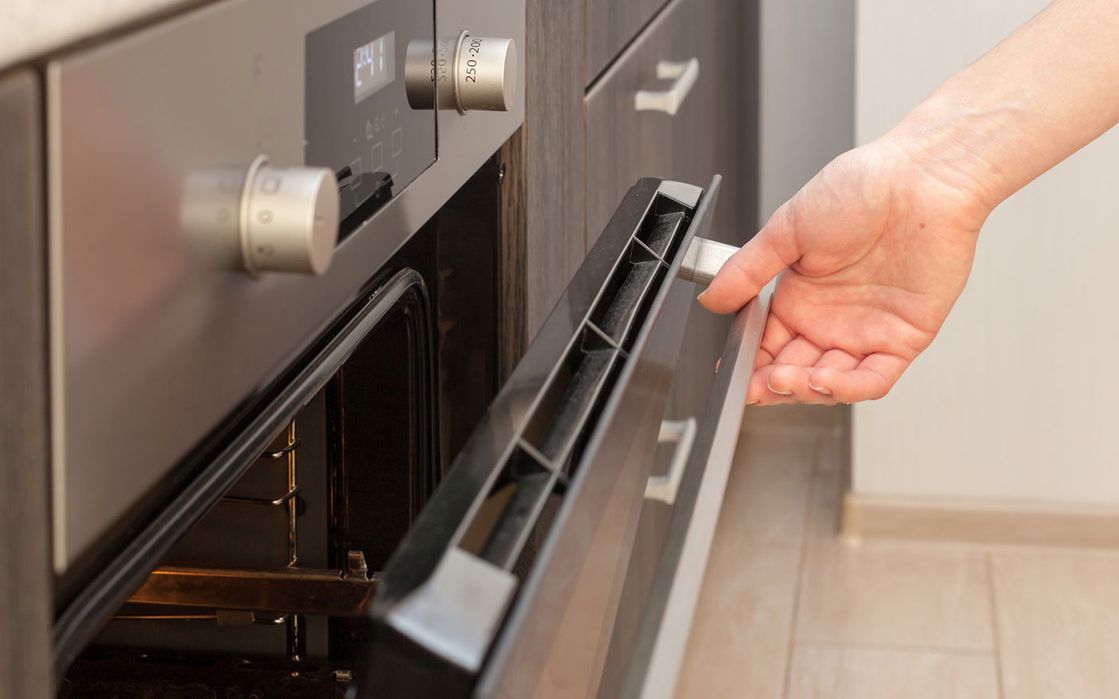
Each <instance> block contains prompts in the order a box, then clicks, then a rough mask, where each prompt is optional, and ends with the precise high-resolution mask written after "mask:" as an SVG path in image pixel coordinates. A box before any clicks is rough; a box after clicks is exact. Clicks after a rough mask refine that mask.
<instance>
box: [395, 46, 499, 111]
mask: <svg viewBox="0 0 1119 699" xmlns="http://www.w3.org/2000/svg"><path fill="white" fill-rule="evenodd" d="M404 85H405V91H406V93H407V95H408V104H409V105H411V107H412V109H432V108H434V107H435V103H436V94H435V93H436V88H438V93H439V94H438V98H439V99H438V102H439V108H440V109H457V110H458V111H459V112H460V113H463V114H465V113H466V112H468V111H476V110H481V111H490V112H507V111H509V110H510V109H512V108H513V101H514V100H515V99H516V97H517V45H516V43H515V42H514V41H513V40H512V39H494V38H489V37H479V36H471V35H470V33H469V32H463V33H462V34H460V35H459V36H458V38H457V39H455V38H447V39H440V40H439V41H438V42H436V43H435V44H434V45H433V44H432V43H431V42H430V41H426V40H415V41H412V42H409V44H408V51H407V56H406V58H405V63H404Z"/></svg>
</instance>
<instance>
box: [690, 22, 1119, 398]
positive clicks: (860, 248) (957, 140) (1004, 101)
mask: <svg viewBox="0 0 1119 699" xmlns="http://www.w3.org/2000/svg"><path fill="white" fill-rule="evenodd" d="M946 40H950V38H946ZM1117 121H1119V0H1056V1H1055V2H1053V3H1052V4H1051V5H1050V6H1049V7H1048V8H1046V9H1045V10H1044V11H1043V12H1041V13H1040V14H1038V15H1037V16H1036V17H1034V18H1033V19H1032V20H1031V21H1030V22H1028V23H1027V24H1026V25H1024V26H1023V27H1021V28H1020V29H1019V30H1018V31H1016V32H1015V33H1014V34H1013V35H1011V36H1010V37H1009V38H1007V39H1006V40H1005V41H1003V42H1002V43H1001V44H1000V45H999V46H998V47H996V48H995V49H994V50H992V51H991V52H989V53H988V54H987V55H985V56H984V57H983V58H982V59H980V60H979V61H977V62H976V63H975V64H973V65H972V66H970V67H969V68H967V69H966V70H964V71H963V72H961V73H960V74H959V75H957V76H955V77H953V78H952V79H950V80H948V81H947V82H945V83H944V84H943V85H942V86H941V87H939V88H938V89H937V90H936V91H935V92H934V93H933V94H932V95H930V96H929V97H928V98H927V99H926V100H925V101H924V102H922V103H921V104H920V105H919V106H918V107H917V108H916V109H914V110H913V111H912V112H911V113H910V114H909V115H908V116H906V118H905V119H903V120H902V121H901V123H899V124H898V125H897V126H896V127H895V128H893V129H892V130H891V131H890V132H889V133H887V134H886V135H884V136H883V137H882V138H880V139H878V140H877V141H874V142H872V143H870V144H867V145H866V146H862V147H860V148H856V149H855V150H852V151H849V152H847V153H845V154H843V155H841V156H840V157H838V158H836V160H834V161H832V162H831V163H830V164H829V165H828V166H827V167H825V168H824V169H823V170H822V171H821V172H820V173H819V174H818V175H816V177H814V178H813V179H812V180H811V181H810V182H809V183H808V184H806V185H805V186H804V188H802V189H801V191H800V192H798V193H797V194H796V196H794V197H793V198H792V199H791V200H789V201H788V202H786V203H785V204H784V205H783V206H782V207H781V208H779V209H778V210H777V211H776V212H775V213H774V214H773V216H772V217H771V218H770V220H769V221H768V222H767V223H766V225H765V226H764V227H763V228H762V230H761V231H759V233H758V235H757V236H755V237H754V238H753V239H752V240H751V241H750V242H749V243H747V244H746V245H745V246H744V247H743V248H742V250H741V251H739V252H738V253H737V254H736V255H735V256H734V257H732V258H731V260H730V261H728V263H727V264H726V265H725V266H724V267H723V269H722V271H720V273H719V275H718V276H717V277H716V278H715V280H714V281H713V282H712V284H711V286H710V287H709V288H708V290H707V291H706V292H705V293H704V294H702V295H701V296H700V300H701V302H702V303H703V304H704V305H705V306H706V307H707V308H709V309H710V310H712V311H715V312H722V313H725V312H729V311H733V310H736V309H738V308H740V307H741V306H742V305H743V304H745V303H746V302H747V301H749V300H750V299H751V298H753V297H754V296H755V295H756V294H757V293H758V291H759V290H760V289H761V287H762V286H764V285H765V284H766V283H767V282H768V281H769V280H770V279H772V278H773V277H774V276H776V275H777V274H778V273H780V272H782V270H786V271H785V273H784V274H783V275H782V277H781V281H780V283H779V285H778V289H777V294H776V296H775V298H774V302H773V306H772V310H771V315H770V319H769V321H768V323H767V326H766V331H765V335H764V336H763V339H762V349H761V351H760V352H759V358H758V362H757V366H756V367H755V374H754V379H753V382H752V384H751V387H750V393H749V397H748V400H749V401H750V402H752V403H781V402H798V401H799V402H809V403H834V402H847V403H849V402H854V401H859V400H866V399H873V398H879V397H882V396H883V395H885V394H886V393H887V392H888V391H889V390H890V388H891V387H892V386H893V385H894V383H895V382H896V381H897V379H898V377H900V375H901V373H902V372H903V371H904V370H905V369H906V368H907V367H908V366H909V364H910V363H911V362H912V361H913V359H914V358H916V356H917V355H918V354H919V353H920V352H921V351H923V350H924V349H925V347H927V346H928V345H929V343H930V342H932V340H933V338H934V337H935V336H936V333H937V332H938V331H939V329H940V327H941V325H942V324H943V322H944V319H945V317H946V316H947V315H948V312H949V311H950V310H951V308H952V305H953V304H954V303H955V301H956V299H957V298H958V297H959V295H960V292H961V291H962V290H963V288H964V285H965V283H966V281H967V276H968V273H969V272H970V270H971V264H972V260H973V257H974V253H975V243H976V239H977V237H978V234H979V229H980V227H981V226H982V224H983V222H984V221H985V220H986V218H987V216H988V215H989V214H990V212H991V210H992V209H994V207H995V206H997V205H998V204H999V203H1000V202H1002V201H1003V200H1004V199H1006V198H1007V197H1009V196H1010V195H1011V194H1013V193H1014V192H1016V191H1017V190H1018V189H1020V188H1021V187H1023V186H1024V185H1025V184H1027V183H1028V182H1030V181H1031V180H1032V179H1034V178H1035V177H1037V176H1038V175H1040V174H1041V173H1042V172H1044V171H1045V170H1047V169H1049V168H1050V167H1052V166H1053V165H1055V164H1056V163H1058V162H1060V161H1061V160H1063V159H1064V158H1066V157H1068V156H1069V155H1070V154H1072V153H1073V152H1075V151H1076V150H1077V149H1079V148H1080V147H1082V146H1083V145H1085V144H1086V143H1088V142H1089V141H1091V140H1093V139H1094V138H1096V137H1097V136H1099V135H1100V134H1101V133H1103V132H1104V131H1106V130H1107V129H1108V128H1110V127H1111V126H1112V125H1114V124H1115V123H1116V122H1117Z"/></svg>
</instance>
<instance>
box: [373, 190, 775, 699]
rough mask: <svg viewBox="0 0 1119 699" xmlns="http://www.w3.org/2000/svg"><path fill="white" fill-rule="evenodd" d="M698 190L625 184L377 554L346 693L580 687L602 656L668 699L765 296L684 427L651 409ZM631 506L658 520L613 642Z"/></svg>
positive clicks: (669, 362) (706, 194)
mask: <svg viewBox="0 0 1119 699" xmlns="http://www.w3.org/2000/svg"><path fill="white" fill-rule="evenodd" d="M718 185H719V180H718V178H717V177H716V178H715V179H714V180H713V181H712V183H711V184H710V185H709V186H708V187H707V189H706V190H704V189H702V188H699V187H695V186H692V185H687V184H682V183H678V182H671V181H666V180H657V179H645V180H641V181H640V182H638V183H637V184H636V185H635V186H634V187H633V188H632V189H631V190H630V191H629V193H628V194H627V195H626V197H625V199H624V200H623V202H622V204H621V206H620V207H619V209H618V210H617V212H616V213H615V215H614V217H613V219H612V220H611V222H610V224H609V226H608V227H607V229H606V230H605V231H604V232H603V233H602V235H601V237H600V238H599V240H598V243H597V244H596V245H595V246H594V248H593V249H592V250H591V252H590V254H589V255H588V256H587V259H586V261H585V262H584V264H583V265H582V267H581V268H580V269H579V270H578V272H577V273H576V275H575V277H574V278H573V280H572V282H571V284H570V285H569V286H568V288H567V290H566V292H565V293H564V295H563V297H562V298H561V299H560V301H559V303H558V304H557V306H556V307H555V309H554V310H553V311H552V313H551V315H550V316H549V318H548V320H547V321H546V322H545V324H544V326H543V327H542V329H541V330H540V332H539V334H538V335H537V338H536V339H535V341H534V342H533V343H532V345H531V346H530V347H529V349H528V351H527V352H526V353H525V355H524V358H523V359H522V360H521V362H520V363H519V364H518V366H517V368H516V369H515V370H514V372H513V374H512V376H511V377H510V379H509V380H508V382H507V383H506V385H505V386H504V387H503V389H502V390H501V392H500V393H499V395H498V396H497V398H496V399H495V401H494V403H493V405H492V407H491V408H490V410H489V412H488V413H487V415H486V416H485V418H484V419H483V420H482V422H481V423H480V425H479V426H478V428H477V429H476V430H475V431H474V433H473V435H472V436H471V438H470V439H469V441H468V443H467V444H466V446H465V447H464V448H463V450H462V452H461V453H460V454H459V455H458V457H457V459H456V460H455V462H454V465H453V466H452V467H451V469H450V471H449V473H448V474H447V476H446V477H445V478H444V480H443V482H442V483H441V484H440V486H439V487H438V489H437V490H436V492H435V493H434V495H433V496H432V498H431V499H430V500H429V502H428V504H427V505H426V506H425V509H424V510H423V512H422V513H421V514H420V516H419V518H418V519H417V520H416V522H415V524H414V525H413V527H412V528H411V530H410V531H409V533H408V534H407V535H406V537H405V538H404V540H403V542H402V543H401V545H400V547H399V548H398V549H397V551H396V552H395V553H394V554H393V556H392V558H391V559H390V560H389V563H388V565H387V567H386V569H385V571H384V574H383V577H382V578H381V580H380V581H379V583H378V589H377V594H376V597H375V599H374V601H373V602H372V603H371V605H370V607H369V609H368V615H369V617H370V618H371V620H372V624H373V628H372V637H371V647H370V649H369V655H368V658H367V662H366V665H365V667H364V668H361V670H360V671H359V673H358V674H357V677H356V678H355V679H356V681H357V687H358V689H357V696H359V697H383V696H407V697H421V696H430V697H453V696H487V697H489V696H495V697H517V698H521V697H528V696H553V695H554V696H561V695H562V696H594V695H597V694H599V693H600V691H601V690H602V689H603V688H602V684H601V680H602V677H603V675H604V672H606V666H607V665H608V656H609V658H610V659H611V660H610V661H609V662H610V663H615V664H616V660H615V659H616V658H617V657H619V655H620V656H628V657H629V658H630V660H628V661H626V662H625V663H624V664H625V666H626V670H625V671H623V672H622V676H623V677H624V691H623V694H625V695H629V696H642V695H645V696H649V695H653V694H658V693H664V694H669V693H671V691H672V685H673V684H674V682H675V674H676V668H677V667H678V665H679V660H680V655H681V652H682V647H683V643H684V641H685V640H686V637H687V631H688V624H689V623H690V619H691V612H692V609H693V608H694V604H695V598H696V595H697V594H698V579H699V577H700V576H702V571H703V569H704V567H705V565H706V557H707V551H708V549H709V544H710V539H711V535H712V533H713V529H714V521H715V515H716V514H717V512H718V507H719V504H720V502H721V500H722V488H723V487H724V486H725V482H726V474H727V471H728V469H729V465H730V460H731V455H732V453H733V447H734V444H735V441H736V439H737V434H738V425H739V422H740V420H741V417H742V410H743V407H744V401H745V395H746V388H747V384H748V382H749V377H750V371H751V369H752V366H753V362H754V355H755V353H756V352H757V347H758V343H759V341H760V337H761V330H762V326H763V324H764V320H765V315H766V311H767V306H768V292H767V293H765V294H763V295H762V296H760V297H759V298H758V299H756V300H755V301H753V302H751V304H750V305H749V306H747V307H746V308H745V309H743V310H742V311H741V312H739V314H738V316H737V317H736V318H735V320H734V322H733V324H732V326H731V332H730V336H729V337H728V340H727V343H726V348H725V350H724V354H723V357H722V359H721V361H720V364H719V368H718V373H717V375H716V378H715V384H714V389H713V391H712V394H711V398H710V401H709V404H708V406H707V411H706V414H705V415H704V416H702V418H701V420H700V421H698V422H697V421H694V420H693V421H691V422H690V423H687V422H684V423H683V424H681V423H680V422H673V421H669V420H666V406H667V403H668V394H669V389H670V386H671V385H672V381H673V374H674V368H675V366H676V363H677V358H678V356H679V354H680V352H681V347H682V346H684V344H685V343H687V342H688V338H687V337H685V336H684V335H685V326H686V325H687V322H686V321H687V318H688V314H689V312H690V310H691V309H692V307H693V306H694V305H695V300H694V299H695V296H696V293H697V288H696V285H695V283H694V282H693V281H690V279H691V278H693V273H694V269H693V268H694V267H695V265H696V259H695V258H696V256H697V255H699V254H701V253H702V252H703V250H702V242H703V241H702V239H703V238H704V237H706V233H707V230H708V228H709V227H710V224H711V218H712V210H713V207H714V206H715V199H716V195H717V193H718ZM724 259H725V258H724ZM712 371H715V368H714V366H713V367H712ZM666 443H669V446H668V451H669V453H670V456H671V458H670V459H669V461H670V462H671V466H670V467H669V472H668V473H666V474H663V475H654V471H653V464H654V462H655V461H656V454H657V453H658V448H660V450H661V453H662V454H663V452H664V450H665V448H666V446H665V445H666ZM658 445H659V446H658ZM650 500H655V501H660V502H668V503H669V504H672V505H673V510H672V515H671V525H670V527H669V530H668V534H667V537H666V538H665V540H664V544H663V546H662V548H661V551H660V552H659V554H658V555H659V562H658V564H657V574H656V576H655V580H652V581H649V584H648V585H647V586H646V588H647V589H648V590H649V592H648V594H647V597H648V601H647V603H646V604H645V608H646V613H645V615H644V617H643V619H642V622H641V629H640V633H636V634H631V635H632V636H633V641H632V643H629V648H626V649H622V650H623V652H622V653H619V650H618V648H617V647H616V646H617V645H618V644H617V643H614V644H613V645H614V646H615V647H613V648H611V645H612V644H611V638H612V636H613V631H614V623H615V618H616V613H617V610H618V606H619V599H620V597H621V595H622V590H623V587H624V582H625V578H626V573H627V567H628V562H629V560H630V558H631V553H632V551H633V548H634V541H635V533H636V531H637V528H638V521H639V519H640V516H641V512H642V509H643V507H644V506H645V503H648V502H649V501H650ZM699 508H703V510H704V511H702V512H700V511H699ZM683 568H687V570H686V571H684V570H683ZM669 626H670V627H671V628H670V632H666V633H661V630H662V629H666V628H669ZM654 664H656V665H657V670H658V671H657V672H651V668H652V666H653V665H654ZM611 672H614V673H615V674H616V672H617V671H616V670H613V669H612V670H611ZM658 673H659V674H658Z"/></svg>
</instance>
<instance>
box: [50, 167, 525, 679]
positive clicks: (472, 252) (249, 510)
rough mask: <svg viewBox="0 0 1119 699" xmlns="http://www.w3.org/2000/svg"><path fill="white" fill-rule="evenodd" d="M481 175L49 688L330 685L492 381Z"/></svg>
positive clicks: (344, 668)
mask: <svg viewBox="0 0 1119 699" xmlns="http://www.w3.org/2000/svg"><path fill="white" fill-rule="evenodd" d="M499 181H500V178H499V176H498V164H497V163H496V161H490V162H489V163H487V164H486V165H485V166H484V167H483V168H482V169H481V170H479V171H478V173H476V174H475V175H474V177H472V178H471V179H470V180H469V181H468V182H467V183H466V184H465V185H464V186H463V188H462V189H461V190H460V191H459V192H458V193H457V194H456V195H455V196H454V197H453V198H452V199H451V200H450V201H449V202H448V203H447V204H446V205H445V206H444V207H443V208H442V209H441V210H440V211H439V212H438V213H437V214H436V216H435V217H433V218H432V219H431V220H430V221H429V222H428V223H427V224H425V225H424V226H423V227H422V229H421V230H420V231H419V232H417V233H416V234H415V235H414V236H413V237H412V238H411V239H410V240H409V242H408V243H407V244H406V245H405V246H404V247H403V248H402V249H401V250H400V251H399V252H398V253H397V254H396V255H395V256H394V257H393V258H392V260H390V261H389V262H388V263H387V264H386V265H385V266H383V267H382V268H381V269H380V270H379V271H378V273H377V276H376V277H374V279H373V280H371V283H370V289H376V288H378V287H379V286H384V285H390V284H391V285H395V286H397V287H399V288H401V289H403V291H402V293H400V294H399V296H398V297H397V300H396V301H395V303H394V304H393V305H392V307H391V308H390V309H388V311H387V312H385V313H384V315H383V316H381V318H380V320H379V321H378V322H377V323H376V325H375V326H374V327H373V328H372V329H371V330H370V331H369V332H368V334H367V335H366V336H365V337H364V338H363V339H362V341H361V343H360V344H359V345H358V346H357V349H356V350H355V351H354V352H353V353H352V354H351V355H350V356H349V357H348V358H347V360H346V361H345V363H344V364H343V365H342V366H341V367H340V368H339V369H338V370H337V372H336V373H335V374H334V375H333V376H332V377H331V378H330V379H329V380H328V381H327V383H326V384H325V386H323V387H322V388H321V389H320V390H319V391H318V392H317V393H315V394H314V395H313V396H312V397H310V398H309V399H308V400H307V401H306V403H305V404H304V405H303V407H302V408H301V409H300V410H299V411H298V413H297V414H295V415H294V416H293V417H291V419H290V420H289V421H288V422H287V424H286V426H285V427H284V428H283V429H282V430H281V431H280V432H279V434H277V435H276V437H275V439H274V440H273V442H272V443H271V445H270V446H269V447H268V448H267V449H266V450H265V451H264V453H262V454H260V455H259V457H258V458H256V459H255V461H253V462H252V463H251V464H250V465H248V467H247V468H246V469H245V471H244V473H243V475H242V477H241V478H240V479H239V480H238V481H237V483H236V485H234V486H233V488H231V489H230V490H228V491H227V492H226V493H225V494H224V495H223V496H222V497H221V498H220V499H219V500H218V501H216V502H214V503H213V504H212V505H211V507H210V509H209V511H208V512H207V513H206V514H205V515H204V516H203V517H202V519H201V520H200V521H199V522H198V523H197V524H196V525H195V526H194V527H193V528H191V529H190V530H189V531H187V532H185V533H183V534H182V535H181V537H180V538H179V539H178V540H177V541H176V542H175V543H174V545H173V546H172V547H171V548H170V551H169V553H167V554H166V555H165V556H164V557H163V558H162V560H160V561H159V562H158V565H156V566H155V567H154V569H153V570H152V571H151V573H150V574H149V575H148V577H147V579H146V580H145V581H144V582H143V583H142V584H141V585H140V587H139V588H137V589H135V590H134V591H132V592H131V594H130V596H129V598H128V601H127V602H126V603H125V604H124V605H122V606H121V607H119V608H117V609H115V610H106V614H105V615H104V625H103V626H102V627H101V629H100V631H99V633H98V634H97V636H96V639H95V640H94V641H93V642H92V643H91V644H90V645H89V646H88V647H86V649H85V650H84V651H83V652H82V653H81V655H80V656H79V657H78V659H77V660H76V661H75V662H74V663H73V664H71V666H70V667H69V668H68V669H67V670H66V672H65V674H64V676H63V677H62V678H61V679H60V682H59V696H61V697H104V696H120V697H196V696H197V697H251V696H260V697H265V696H267V697H272V696H280V697H284V696H292V697H308V696H323V697H334V696H338V697H341V696H344V694H345V691H346V688H347V687H348V685H349V683H350V680H351V679H352V676H353V668H354V665H355V663H356V662H357V661H358V659H359V658H360V653H361V648H362V647H364V646H366V645H367V644H368V639H367V634H368V633H369V630H368V626H367V623H366V622H363V620H362V619H363V613H364V612H365V608H366V605H367V604H368V602H369V601H370V600H371V599H372V596H373V594H374V592H375V589H376V585H377V581H378V576H379V573H380V571H381V570H383V567H384V565H385V563H386V561H387V560H388V558H389V556H390V554H391V553H392V552H393V550H394V549H395V548H396V546H397V544H398V542H399V541H400V540H401V539H402V537H403V536H404V534H405V532H406V531H407V530H408V528H409V526H410V525H411V523H412V521H413V519H414V518H415V517H416V515H417V514H418V513H419V511H420V509H421V508H422V507H423V505H424V503H425V501H426V500H427V498H428V496H429V495H430V494H431V492H432V491H433V489H434V488H435V486H436V485H437V483H438V482H439V480H440V478H441V476H442V475H443V474H444V473H445V471H446V469H447V468H448V465H449V464H450V462H451V460H452V457H453V456H454V454H455V453H456V452H457V451H458V450H459V449H460V448H461V446H462V444H463V442H464V441H465V439H466V437H467V436H469V434H470V432H471V430H472V429H473V427H474V426H475V424H476V423H477V421H478V420H479V419H480V418H481V417H482V415H483V413H484V412H485V409H486V408H487V407H488V405H489V402H490V401H491V400H492V397H493V395H494V393H495V391H496V389H497V386H498V382H499V376H498V371H499V369H498V356H497V352H498V350H497V347H498V329H499V327H501V319H500V314H501V313H502V312H503V311H502V304H501V303H500V299H499V296H498V294H499V290H500V288H501V285H500V283H499V272H500V270H499V245H500V241H499V236H500V232H499V228H498V221H499V216H498V211H499V206H498V204H499V203H498V196H499V189H498V186H499ZM337 254H339V255H343V254H345V248H344V247H343V248H342V249H340V250H339V251H338V253H337Z"/></svg>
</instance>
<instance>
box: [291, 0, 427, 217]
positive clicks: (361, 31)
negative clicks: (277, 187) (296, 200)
mask: <svg viewBox="0 0 1119 699" xmlns="http://www.w3.org/2000/svg"><path fill="white" fill-rule="evenodd" d="M433 26H434V19H433V16H432V4H431V3H418V2H415V0H378V2H374V3H370V4H368V5H365V6H364V7H361V8H359V9H357V10H354V11H352V12H350V13H347V14H345V15H343V16H341V17H338V18H336V19H334V20H332V21H330V22H328V23H326V24H324V25H323V26H321V27H317V28H315V29H314V30H312V31H310V32H308V33H307V36H306V40H305V42H304V73H303V74H304V139H305V140H304V159H305V161H306V163H307V165H311V166H318V167H325V168H329V169H331V170H332V171H333V172H334V173H335V174H336V176H337V178H338V184H339V188H338V196H339V200H340V214H341V218H342V219H343V220H346V219H348V218H356V219H359V220H357V221H356V222H355V223H360V222H361V220H364V219H367V218H369V217H370V216H372V215H373V214H374V213H375V212H376V211H377V209H379V208H380V207H381V206H383V205H384V204H385V203H386V202H387V201H388V200H389V199H391V198H392V197H393V196H394V195H395V194H397V193H399V192H400V190H402V189H404V187H406V186H408V184H409V183H411V182H412V181H413V180H415V179H416V177H417V176H419V174H420V173H421V172H423V171H424V170H425V169H426V168H427V167H428V166H430V165H431V164H432V163H433V162H434V161H435V123H434V120H433V119H432V116H431V114H430V113H426V112H425V111H423V110H417V109H414V108H413V107H412V106H411V105H410V104H409V103H408V98H407V95H406V92H405V80H404V65H405V56H406V53H407V51H408V47H409V46H410V45H413V44H415V43H417V42H418V43H424V42H426V43H427V44H428V45H430V44H431V36H432V32H433ZM429 62H430V59H429ZM352 228H353V226H347V227H346V228H345V229H344V230H343V231H342V237H345V235H347V234H348V233H349V232H350V231H351V230H352Z"/></svg>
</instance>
